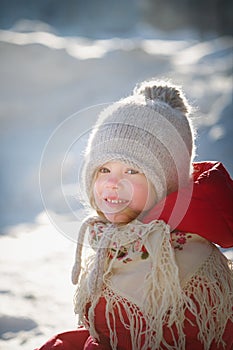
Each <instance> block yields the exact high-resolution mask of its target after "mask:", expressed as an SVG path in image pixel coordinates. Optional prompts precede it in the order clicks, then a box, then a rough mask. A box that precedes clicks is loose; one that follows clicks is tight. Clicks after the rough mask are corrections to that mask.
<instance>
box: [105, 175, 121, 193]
mask: <svg viewBox="0 0 233 350" xmlns="http://www.w3.org/2000/svg"><path fill="white" fill-rule="evenodd" d="M119 182H120V179H119V178H118V177H117V176H109V178H108V179H107V181H106V183H105V185H106V187H107V188H111V189H114V190H117V189H118V188H119Z"/></svg>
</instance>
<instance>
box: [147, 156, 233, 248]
mask: <svg viewBox="0 0 233 350" xmlns="http://www.w3.org/2000/svg"><path fill="white" fill-rule="evenodd" d="M187 193H188V190H186V189H184V190H182V191H181V196H182V197H183V201H184V202H185V201H186V200H187ZM176 198H177V192H173V193H171V194H170V195H169V196H168V197H167V198H166V199H164V200H163V201H161V202H160V203H159V204H158V205H156V206H155V207H154V208H153V209H152V210H151V211H150V212H149V214H147V215H146V217H144V219H143V222H144V223H149V222H150V221H152V220H154V219H162V220H164V221H165V222H168V223H169V224H170V225H171V227H172V229H178V230H179V231H183V232H190V233H196V234H198V235H200V236H202V237H204V238H206V239H208V240H209V241H211V242H213V243H216V244H218V245H219V246H221V247H223V248H229V247H233V180H232V179H231V178H230V176H229V174H228V172H227V171H226V169H225V168H224V166H223V165H222V164H221V163H219V162H201V163H194V183H193V193H192V198H191V201H190V204H189V207H188V209H187V212H186V213H185V215H184V217H183V218H182V220H181V221H180V223H179V224H178V226H176V225H175V226H174V225H173V222H174V221H175V218H173V220H172V221H169V219H170V217H171V213H172V209H173V207H174V205H175V202H176ZM164 202H165V203H164ZM163 206H164V208H163V210H162V212H161V209H162V207H163Z"/></svg>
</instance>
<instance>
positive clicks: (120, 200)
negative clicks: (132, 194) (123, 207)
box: [107, 198, 127, 204]
mask: <svg viewBox="0 0 233 350" xmlns="http://www.w3.org/2000/svg"><path fill="white" fill-rule="evenodd" d="M107 202H108V203H111V204H122V203H126V202H127V201H125V200H124V199H109V198H107Z"/></svg>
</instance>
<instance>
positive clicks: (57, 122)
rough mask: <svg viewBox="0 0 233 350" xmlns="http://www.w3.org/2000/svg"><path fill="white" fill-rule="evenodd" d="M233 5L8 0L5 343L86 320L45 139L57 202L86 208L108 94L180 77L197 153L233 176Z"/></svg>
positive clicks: (2, 144)
mask: <svg viewBox="0 0 233 350" xmlns="http://www.w3.org/2000/svg"><path fill="white" fill-rule="evenodd" d="M232 15H233V3H232V1H228V0H222V1H220V0H212V1H210V0H208V1H199V0H198V1H192V0H175V1H173V0H163V1H162V0H143V1H142V0H128V1H124V0H118V1H114V0H99V1H90V0H86V1H78V0H67V1H54V0H47V1H46V0H40V1H37V2H36V1H27V0H19V1H16V0H15V1H13V0H8V1H7V0H0V81H1V84H0V91H1V93H0V164H1V173H0V188H1V196H0V230H1V231H0V232H1V236H0V269H1V286H0V349H4V350H16V349H19V348H20V349H21V348H22V349H24V350H32V349H33V348H34V347H36V346H39V345H40V344H42V343H43V342H44V341H45V340H46V339H47V338H48V337H50V336H51V335H52V334H54V333H55V332H60V331H64V330H68V329H72V328H74V326H75V320H74V316H73V310H72V296H73V292H74V289H73V287H72V285H71V282H70V270H71V267H72V262H73V256H74V251H75V244H74V242H73V241H72V239H70V238H71V236H72V235H73V230H75V231H77V229H78V225H79V223H78V219H77V218H76V221H75V220H73V221H74V222H73V226H72V228H68V230H69V229H70V230H71V231H70V232H71V233H67V236H68V238H67V237H66V234H65V233H64V234H61V232H59V231H58V230H57V228H56V227H55V226H54V225H52V224H51V223H50V221H49V219H48V217H47V215H46V213H45V208H44V206H43V203H42V200H41V195H40V187H39V170H40V161H41V157H42V154H43V150H44V149H45V154H44V158H43V159H42V160H43V162H42V170H43V171H42V173H43V179H42V185H43V189H42V190H43V191H44V193H42V194H43V195H44V196H45V198H46V200H47V199H48V201H47V202H46V204H47V208H46V209H48V210H51V211H53V210H55V211H57V212H59V214H60V215H61V214H64V215H67V214H69V213H68V212H69V210H71V209H74V210H76V209H77V210H78V208H79V207H78V206H79V203H78V201H77V200H76V197H77V196H76V193H75V191H76V189H77V183H76V180H77V172H78V165H77V164H78V163H79V162H80V152H81V150H82V149H83V145H84V143H85V138H86V132H87V131H88V130H89V129H90V127H91V125H92V123H93V120H94V118H95V116H96V115H97V113H98V111H99V107H98V105H99V104H105V103H109V102H111V101H115V100H117V99H119V98H121V97H123V96H126V95H128V94H129V93H130V92H131V91H132V89H133V87H134V85H135V84H136V83H138V82H140V81H142V80H144V79H148V78H150V77H157V78H158V79H160V78H165V79H167V78H169V79H171V80H172V81H173V82H174V83H177V84H179V85H181V86H183V89H184V91H185V93H186V95H187V97H188V98H189V100H190V102H191V103H192V104H193V105H194V107H196V112H195V119H194V120H195V125H196V126H197V128H198V139H197V143H198V144H197V157H196V160H197V161H201V160H207V159H208V160H219V161H222V162H223V163H224V165H225V166H226V168H227V169H228V170H229V172H230V174H231V175H232V176H233V157H232V155H233V100H232V91H233V80H232V66H233V38H232V34H233V33H232V29H233V28H232V23H233V18H232ZM95 106H96V107H95ZM86 108H90V109H88V110H85V109H86ZM80 111H81V112H80ZM52 133H53V136H52V138H51V135H52ZM82 135H83V137H81V138H80V136H82ZM48 141H49V144H48V146H47V148H45V146H46V143H47V142H48ZM61 164H62V166H63V168H64V169H65V170H64V169H63V170H64V174H63V175H64V183H65V184H64V188H65V192H62V191H61V189H59V190H58V187H59V186H60V184H59V180H60V176H61V175H60V173H59V174H58V172H60V171H61ZM60 187H61V186H60ZM77 190H78V189H77ZM43 191H42V192H43ZM64 193H65V194H64ZM62 196H63V197H66V198H65V199H64V198H63V197H62ZM67 198H68V205H67ZM72 237H73V236H72ZM225 254H226V255H227V256H228V257H230V258H233V254H232V250H231V249H229V250H227V251H226V252H225Z"/></svg>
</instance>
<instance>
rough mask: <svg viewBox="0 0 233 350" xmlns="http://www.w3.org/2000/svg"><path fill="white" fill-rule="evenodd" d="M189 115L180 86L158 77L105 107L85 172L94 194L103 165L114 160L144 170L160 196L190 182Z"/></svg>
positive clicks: (88, 188)
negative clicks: (161, 80) (94, 179)
mask: <svg viewBox="0 0 233 350" xmlns="http://www.w3.org/2000/svg"><path fill="white" fill-rule="evenodd" d="M188 114H189V105H188V103H187V101H186V99H185V98H184V96H183V95H182V92H181V90H180V89H178V88H177V87H175V86H172V85H170V84H169V85H167V84H166V83H163V82H162V83H161V82H159V83H157V82H156V81H153V80H152V81H145V82H143V83H141V84H140V85H139V86H136V88H135V89H134V91H133V94H132V95H131V96H129V97H127V98H125V99H122V100H120V101H118V102H115V103H113V104H112V105H110V106H109V107H107V108H106V109H105V110H103V112H101V113H100V115H99V118H98V121H97V123H96V125H95V127H94V129H93V132H92V134H91V136H90V138H89V142H88V146H87V149H86V154H85V162H84V167H83V173H82V179H83V184H84V189H85V192H86V194H87V196H88V197H89V199H90V194H91V188H92V181H93V177H94V174H95V172H96V170H97V168H98V167H99V166H101V165H103V164H104V163H106V162H108V161H111V160H118V161H121V162H125V163H126V164H128V165H130V166H132V167H136V168H137V169H140V170H141V171H142V172H143V173H144V174H145V175H146V177H147V179H149V180H150V181H151V182H152V184H153V185H154V187H155V191H156V194H157V199H158V201H159V200H161V199H162V198H163V197H164V196H166V195H167V194H169V193H171V192H173V191H176V190H177V189H178V188H179V187H183V186H185V185H186V184H187V183H188V181H189V179H190V172H191V169H190V166H191V161H192V157H193V139H194V135H193V131H192V127H191V125H190V120H189V119H188V117H187V116H188Z"/></svg>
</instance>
